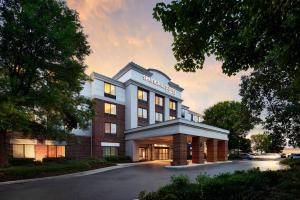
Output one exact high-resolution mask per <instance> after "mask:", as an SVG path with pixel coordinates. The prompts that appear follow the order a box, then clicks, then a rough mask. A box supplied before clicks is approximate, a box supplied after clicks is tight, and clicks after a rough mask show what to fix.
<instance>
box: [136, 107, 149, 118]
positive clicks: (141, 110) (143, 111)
mask: <svg viewBox="0 0 300 200" xmlns="http://www.w3.org/2000/svg"><path fill="white" fill-rule="evenodd" d="M138 117H139V118H144V119H147V118H148V110H147V109H144V108H138Z"/></svg>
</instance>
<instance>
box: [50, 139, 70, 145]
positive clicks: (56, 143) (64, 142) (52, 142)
mask: <svg viewBox="0 0 300 200" xmlns="http://www.w3.org/2000/svg"><path fill="white" fill-rule="evenodd" d="M45 145H59V146H66V145H67V142H66V141H56V140H45Z"/></svg>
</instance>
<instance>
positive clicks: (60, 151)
mask: <svg viewBox="0 0 300 200" xmlns="http://www.w3.org/2000/svg"><path fill="white" fill-rule="evenodd" d="M65 156H66V151H65V146H57V157H65Z"/></svg>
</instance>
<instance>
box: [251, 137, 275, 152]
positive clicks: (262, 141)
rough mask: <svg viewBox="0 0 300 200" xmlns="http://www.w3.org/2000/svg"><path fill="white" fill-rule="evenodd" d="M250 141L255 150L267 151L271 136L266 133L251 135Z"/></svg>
mask: <svg viewBox="0 0 300 200" xmlns="http://www.w3.org/2000/svg"><path fill="white" fill-rule="evenodd" d="M251 142H252V144H253V150H255V151H260V153H263V152H265V153H268V152H269V151H270V146H271V138H270V136H269V135H268V134H266V133H263V134H257V135H251Z"/></svg>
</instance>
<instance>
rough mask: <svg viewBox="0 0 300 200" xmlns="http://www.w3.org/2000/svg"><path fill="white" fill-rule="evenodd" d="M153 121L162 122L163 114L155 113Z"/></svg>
mask: <svg viewBox="0 0 300 200" xmlns="http://www.w3.org/2000/svg"><path fill="white" fill-rule="evenodd" d="M155 121H157V122H162V121H163V114H162V113H159V112H156V113H155Z"/></svg>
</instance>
